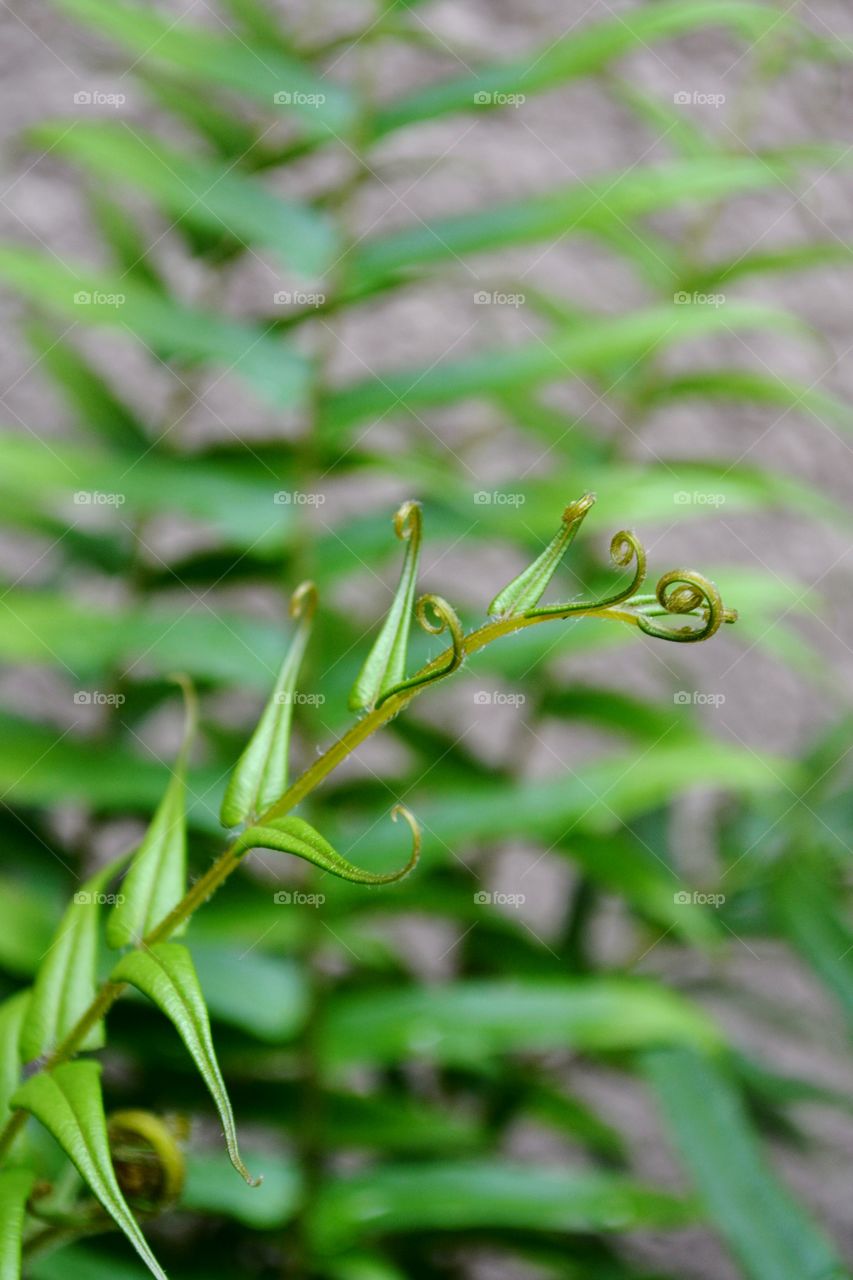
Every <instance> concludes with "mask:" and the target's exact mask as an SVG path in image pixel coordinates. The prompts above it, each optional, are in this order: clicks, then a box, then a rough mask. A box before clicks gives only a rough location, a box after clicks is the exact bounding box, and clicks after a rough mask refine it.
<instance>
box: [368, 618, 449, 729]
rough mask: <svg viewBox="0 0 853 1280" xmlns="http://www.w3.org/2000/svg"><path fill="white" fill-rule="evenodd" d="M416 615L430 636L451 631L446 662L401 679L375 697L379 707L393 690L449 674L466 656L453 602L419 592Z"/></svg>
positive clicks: (398, 690) (408, 687) (393, 692)
mask: <svg viewBox="0 0 853 1280" xmlns="http://www.w3.org/2000/svg"><path fill="white" fill-rule="evenodd" d="M415 617H416V618H417V621H418V626H420V627H421V628H422V629H423V630H424V631H426V632H428V634H429V635H431V636H439V635H441V634H442V633H443V632H444V631H449V632H450V644H451V650H450V655H449V657H448V659H447V661H446V662H444V663H443V664H442V665H441V666H440V667H436V668H434V669H433V670H430V671H426V672H421V673H420V674H419V675H416V676H412V677H411V678H410V679H408V680H401V681H399V683H398V684H395V685H393V686H392V688H390V689H386V691H385V692H384V693H383V694H382V697H381V698H378V699H377V702H376V705H377V707H381V706H382V703H383V702H387V700H388V699H389V698H392V697H393V696H394V694H395V693H402V692H403V690H405V689H418V688H421V687H422V686H423V685H427V684H432V683H433V681H434V680H443V679H444V677H445V676H449V675H450V674H451V672H453V671H455V670H456V668H457V667H459V666H460V665H461V663H462V659H463V658H464V657H465V647H464V640H465V634H464V632H463V630H462V623H461V622H460V621H459V615H458V614H457V612H456V610H455V609H454V608H453V606H452V605H450V604H448V602H447V601H446V600H445V599H444V597H443V596H436V595H424V596H421V597H420V599H419V600H418V602H417V604H416V605H415Z"/></svg>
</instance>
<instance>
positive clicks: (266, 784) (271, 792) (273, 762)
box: [220, 582, 317, 827]
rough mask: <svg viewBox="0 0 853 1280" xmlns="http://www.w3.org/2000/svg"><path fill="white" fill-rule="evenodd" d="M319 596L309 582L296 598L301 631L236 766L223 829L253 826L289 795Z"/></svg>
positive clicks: (225, 802) (223, 811)
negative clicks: (300, 695) (294, 733)
mask: <svg viewBox="0 0 853 1280" xmlns="http://www.w3.org/2000/svg"><path fill="white" fill-rule="evenodd" d="M316 600H317V592H316V588H315V587H314V584H313V583H312V582H305V583H303V584H302V586H301V587H299V588H298V589H297V590H296V592H294V595H293V598H292V600H291V603H290V612H291V615H292V616H293V617H295V618H297V619H298V620H299V621H298V625H297V628H296V632H295V634H294V636H293V639H292V641H291V643H290V647H289V649H288V651H287V655H286V657H285V659H284V662H283V663H282V666H281V670H280V671H279V674H278V678H277V680H276V682H275V688H274V689H273V692H272V695H271V696H270V700H269V702H268V703H267V705H266V707H265V708H264V710H263V713H262V714H261V718H260V720H259V721H258V724H257V727H256V728H255V731H254V733H253V734H252V736H251V738H250V739H249V742H248V744H247V746H246V748H245V750H244V751H243V753H242V755H241V756H240V759H239V760H238V761H237V763H236V765H235V766H234V771H233V773H232V774H231V777H230V778H229V780H228V786H227V787H226V790H225V795H224V796H223V798H222V808H221V810H220V819H221V821H222V825H223V826H225V827H236V826H237V825H238V824H239V823H241V822H245V821H246V820H247V819H249V820H254V819H255V818H257V817H258V816H259V815H260V814H261V813H263V812H264V810H265V809H268V808H269V807H270V806H271V805H273V804H275V802H276V801H277V800H279V799H280V798H281V796H282V795H284V792H285V791H286V790H287V776H288V751H289V748H290V729H291V722H292V720H293V704H294V699H295V695H296V682H297V680H298V678H299V670H300V667H301V666H302V659H303V657H304V656H305V650H306V648H307V645H308V640H309V637H310V635H311V622H312V619H313V616H314V610H315V607H316Z"/></svg>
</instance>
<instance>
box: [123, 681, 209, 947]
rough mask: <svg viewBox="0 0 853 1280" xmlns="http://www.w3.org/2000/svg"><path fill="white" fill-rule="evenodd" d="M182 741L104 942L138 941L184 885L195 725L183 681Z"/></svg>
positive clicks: (192, 701)
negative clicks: (188, 786) (190, 757)
mask: <svg viewBox="0 0 853 1280" xmlns="http://www.w3.org/2000/svg"><path fill="white" fill-rule="evenodd" d="M183 687H184V695H185V697H186V699H187V706H186V725H185V729H184V741H183V745H182V747H181V750H180V753H179V755H178V759H177V761H176V762H175V768H174V771H173V773H172V777H171V780H170V782H169V785H168V787H167V788H166V794H165V795H164V796H163V799H162V800H161V801H160V804H159V806H158V808H157V811H156V813H155V814H154V817H153V818H152V820H151V825H150V826H149V828H148V830H147V832H146V833H145V836H144V838H143V840H142V843H141V844H140V846H139V848H138V849H137V851H136V853H135V854H134V858H133V862H132V863H131V865H130V870H129V871H128V873H127V875H126V876H125V878H124V881H123V883H122V887H121V890H122V891H121V895H120V897H119V899H118V901H117V902H116V905H115V906H114V907H113V909H112V911H111V912H110V917H109V919H108V921H107V942H108V943H109V945H110V946H111V947H125V946H127V945H128V943H132V942H138V941H139V940H140V939H141V938H144V937H145V935H146V933H148V932H149V930H150V929H153V928H154V927H155V925H158V924H159V923H160V921H161V920H162V919H163V918H164V916H167V915H168V914H169V912H170V911H171V910H172V907H174V906H175V905H176V904H177V903H178V902H180V900H181V898H182V897H183V896H184V893H185V891H186V879H187V819H186V771H187V756H188V754H189V748H190V743H191V741H192V736H193V732H194V729H195V699H194V695H193V694H192V692H191V690H190V686H189V684H185V685H184V686H183Z"/></svg>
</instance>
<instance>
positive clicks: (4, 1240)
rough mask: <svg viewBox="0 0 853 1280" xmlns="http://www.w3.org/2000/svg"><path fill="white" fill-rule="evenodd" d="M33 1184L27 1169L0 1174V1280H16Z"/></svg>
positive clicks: (33, 1179)
mask: <svg viewBox="0 0 853 1280" xmlns="http://www.w3.org/2000/svg"><path fill="white" fill-rule="evenodd" d="M34 1181H35V1174H34V1173H33V1172H32V1171H31V1170H30V1169H4V1170H3V1171H2V1172H0V1280H20V1276H21V1237H22V1236H23V1232H24V1215H25V1212H26V1205H27V1197H28V1196H29V1194H30V1191H31V1190H32V1186H33V1183H34Z"/></svg>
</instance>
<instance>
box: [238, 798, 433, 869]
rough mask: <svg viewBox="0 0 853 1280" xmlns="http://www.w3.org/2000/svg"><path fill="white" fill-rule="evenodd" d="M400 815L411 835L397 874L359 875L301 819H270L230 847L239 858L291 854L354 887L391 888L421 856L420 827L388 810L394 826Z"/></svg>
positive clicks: (406, 815)
mask: <svg viewBox="0 0 853 1280" xmlns="http://www.w3.org/2000/svg"><path fill="white" fill-rule="evenodd" d="M400 815H402V817H403V818H404V819H405V820H406V822H407V823H408V824H409V829H410V830H411V833H412V853H411V856H410V858H409V861H408V862H407V863H406V865H405V866H404V867H403V868H402V869H401V870H399V871H389V872H387V873H386V874H384V875H379V874H376V873H375V872H372V871H363V870H362V869H361V867H356V866H355V865H354V864H353V863H352V862H348V861H347V859H346V858H343V857H341V855H340V854H339V853H338V852H337V850H336V849H333V848H332V846H331V845H330V844H329V842H328V840H324V838H323V837H322V836H321V835H320V833H319V831H315V830H314V828H313V827H312V826H309V824H308V823H307V822H305V821H304V820H303V819H302V818H273V819H271V820H270V821H269V822H265V823H264V824H263V826H258V827H250V828H249V830H248V831H244V832H243V834H242V835H241V836H240V838H239V840H238V841H237V843H236V844H235V845H234V852H235V854H237V855H239V854H242V853H246V851H247V850H249V849H275V850H276V851H277V852H278V853H292V854H293V855H294V857H296V858H304V859H305V861H306V862H313V863H314V866H315V867H322V869H323V870H324V871H329V872H331V874H332V875H333V876H338V878H339V879H341V880H351V881H352V882H353V883H354V884H393V883H394V882H395V881H396V880H402V879H403V877H404V876H407V875H408V874H409V872H410V871H411V870H412V869H413V868H414V866H415V865H416V864H417V861H418V858H419V857H420V852H421V832H420V827H419V826H418V824H417V822H416V821H415V819H414V817H413V816H412V814H411V813H409V810H408V809H406V808H405V807H404V806H403V805H401V804H398V805H395V806H394V808H393V809H392V810H391V818H392V820H393V821H394V822H396V821H397V818H398V816H400Z"/></svg>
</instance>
